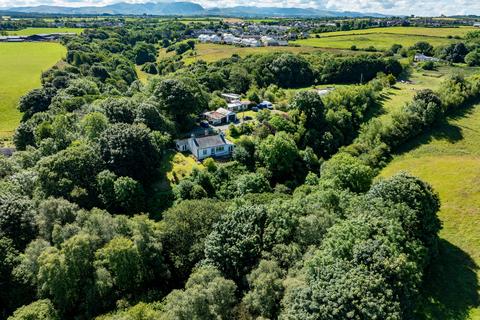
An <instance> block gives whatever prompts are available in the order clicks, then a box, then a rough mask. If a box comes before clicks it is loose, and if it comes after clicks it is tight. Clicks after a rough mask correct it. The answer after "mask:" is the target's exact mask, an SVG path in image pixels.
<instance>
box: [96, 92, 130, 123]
mask: <svg viewBox="0 0 480 320" xmlns="http://www.w3.org/2000/svg"><path fill="white" fill-rule="evenodd" d="M100 105H101V107H102V108H103V109H104V110H105V115H106V116H107V118H108V120H109V121H110V122H112V123H118V122H123V123H133V120H134V119H135V106H134V104H133V102H132V100H131V99H128V98H107V99H105V100H103V101H102V102H101V103H100Z"/></svg>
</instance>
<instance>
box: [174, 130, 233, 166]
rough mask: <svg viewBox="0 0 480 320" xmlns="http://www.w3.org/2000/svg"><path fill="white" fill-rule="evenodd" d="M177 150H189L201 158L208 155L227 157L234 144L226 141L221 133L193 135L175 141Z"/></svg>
mask: <svg viewBox="0 0 480 320" xmlns="http://www.w3.org/2000/svg"><path fill="white" fill-rule="evenodd" d="M175 144H176V148H177V150H178V151H181V152H187V151H190V152H191V153H192V154H193V155H194V156H195V158H197V159H198V160H203V159H205V158H208V157H213V158H215V157H229V156H231V154H232V152H233V148H234V147H235V145H234V144H233V143H232V142H230V141H228V140H227V139H226V138H225V137H224V136H223V134H217V135H211V136H205V137H195V136H192V137H191V138H189V139H183V140H177V141H175Z"/></svg>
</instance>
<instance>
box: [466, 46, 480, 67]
mask: <svg viewBox="0 0 480 320" xmlns="http://www.w3.org/2000/svg"><path fill="white" fill-rule="evenodd" d="M465 63H466V64H468V65H469V66H470V67H476V66H480V49H476V50H474V51H472V52H470V53H469V54H467V55H466V56H465Z"/></svg>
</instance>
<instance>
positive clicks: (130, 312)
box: [95, 302, 162, 320]
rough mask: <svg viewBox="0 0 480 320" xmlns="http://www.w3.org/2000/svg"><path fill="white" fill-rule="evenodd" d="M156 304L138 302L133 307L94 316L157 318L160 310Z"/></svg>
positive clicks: (128, 319)
mask: <svg viewBox="0 0 480 320" xmlns="http://www.w3.org/2000/svg"><path fill="white" fill-rule="evenodd" d="M158 309H159V308H158V306H157V305H156V304H147V303H144V302H140V303H138V304H136V305H134V306H133V307H130V308H128V309H125V310H119V311H117V312H115V313H109V314H107V315H103V316H99V317H96V318H95V319H97V320H158V319H161V316H162V314H161V312H160V310H158Z"/></svg>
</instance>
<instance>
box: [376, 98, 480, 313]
mask: <svg viewBox="0 0 480 320" xmlns="http://www.w3.org/2000/svg"><path fill="white" fill-rule="evenodd" d="M399 171H408V172H410V173H412V174H414V175H415V176H418V177H420V178H421V179H423V180H424V181H427V182H428V183H430V184H431V185H432V186H433V188H434V189H435V190H436V191H437V192H438V193H439V195H440V199H441V202H442V207H441V210H440V213H439V216H440V219H441V220H442V223H443V229H442V231H441V232H440V237H441V238H442V242H441V245H440V256H439V259H438V260H437V261H436V262H435V263H434V264H433V266H432V269H431V270H430V271H429V273H428V275H427V277H426V280H425V283H426V287H425V294H424V297H425V298H424V301H423V302H422V304H423V308H422V318H423V319H432V320H434V319H435V320H436V319H452V320H464V319H480V304H479V285H478V277H479V267H478V266H479V265H480V105H475V106H473V107H472V108H470V109H467V110H464V111H462V112H459V113H458V114H456V115H453V116H452V117H450V118H449V119H448V121H444V122H443V123H440V124H438V125H437V126H436V127H435V128H434V129H433V130H431V131H430V132H428V133H426V134H424V135H422V136H420V137H418V138H417V139H415V140H414V141H412V142H411V143H409V144H407V145H405V146H404V148H403V150H401V152H400V153H399V154H397V155H395V156H394V159H393V161H392V162H391V163H390V164H389V165H388V166H387V167H386V168H385V169H384V170H383V171H382V172H381V174H380V177H388V176H391V175H393V174H395V173H397V172H399Z"/></svg>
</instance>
